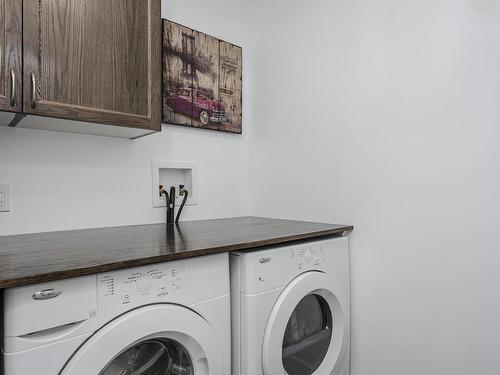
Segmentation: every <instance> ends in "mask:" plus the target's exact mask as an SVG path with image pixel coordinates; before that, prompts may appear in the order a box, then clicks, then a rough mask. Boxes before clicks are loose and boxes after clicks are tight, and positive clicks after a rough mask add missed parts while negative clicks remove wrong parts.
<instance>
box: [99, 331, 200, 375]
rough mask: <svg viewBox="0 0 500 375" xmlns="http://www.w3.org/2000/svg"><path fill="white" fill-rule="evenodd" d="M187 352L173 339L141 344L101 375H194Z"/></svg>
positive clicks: (131, 348) (111, 363) (126, 351)
mask: <svg viewBox="0 0 500 375" xmlns="http://www.w3.org/2000/svg"><path fill="white" fill-rule="evenodd" d="M193 374H194V370H193V364H192V361H191V358H190V356H189V353H188V352H187V350H186V349H185V348H184V347H183V346H182V345H181V344H179V343H178V342H177V341H174V340H171V339H151V340H147V341H143V342H140V343H138V344H136V345H134V346H132V347H130V348H128V349H127V350H125V351H124V352H122V353H121V354H119V355H118V356H117V357H116V358H115V359H113V360H112V361H111V362H110V363H109V364H108V365H107V366H106V367H105V368H104V370H102V371H101V372H100V373H99V375H193Z"/></svg>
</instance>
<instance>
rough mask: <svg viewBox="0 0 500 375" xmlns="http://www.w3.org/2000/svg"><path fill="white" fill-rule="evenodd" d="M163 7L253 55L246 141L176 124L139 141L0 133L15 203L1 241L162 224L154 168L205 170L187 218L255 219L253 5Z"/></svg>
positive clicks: (1, 172)
mask: <svg viewBox="0 0 500 375" xmlns="http://www.w3.org/2000/svg"><path fill="white" fill-rule="evenodd" d="M162 5H163V9H162V13H163V17H165V18H166V17H168V18H169V19H172V20H174V21H177V22H180V23H184V24H186V25H189V26H191V27H193V28H195V29H198V30H200V31H203V32H206V33H208V34H211V35H214V36H216V37H219V38H221V39H224V40H227V41H230V42H233V43H236V44H238V45H241V46H242V47H243V48H244V51H245V55H244V61H243V65H244V72H243V77H244V82H243V84H244V105H243V111H244V125H243V127H244V128H243V131H244V134H243V135H234V134H226V133H219V132H210V131H207V130H205V131H203V130H197V129H191V128H183V127H176V126H170V125H167V126H164V129H163V132H162V133H161V134H156V135H152V136H148V137H145V138H141V139H138V140H135V141H130V140H123V139H113V138H105V137H95V136H86V135H73V134H64V133H55V132H47V131H38V130H28V129H10V128H3V127H0V184H2V183H8V184H11V185H12V196H13V202H12V206H13V209H12V212H11V213H0V235H5V234H17V233H29V232H39V231H53V230H62V229H72V228H87V227H100V226H114V225H128V224H139V223H153V222H161V221H163V220H164V209H163V208H159V209H154V208H153V207H152V197H151V166H150V163H151V161H152V160H173V161H191V162H196V163H198V165H199V202H200V204H199V205H198V206H192V207H186V209H185V213H184V214H183V219H184V220H194V219H205V218H213V217H227V216H241V215H245V214H247V212H248V207H249V203H248V199H249V188H248V184H249V173H248V170H249V141H250V136H249V134H250V128H251V126H250V123H251V117H252V114H251V113H250V111H248V105H249V98H250V96H249V95H246V93H247V92H248V90H249V89H250V87H251V82H250V81H249V80H248V78H249V77H250V74H249V73H248V69H249V66H250V64H249V63H247V59H246V56H247V55H246V53H248V51H249V46H248V40H249V37H250V35H249V32H248V28H247V27H245V25H246V23H245V21H246V19H247V16H246V12H245V11H244V9H245V7H246V5H245V4H243V3H242V4H238V2H237V1H231V0H218V1H211V2H209V3H208V2H201V1H186V0H169V1H168V7H167V6H166V5H167V2H166V1H165V0H164V1H163V2H162ZM216 19H223V20H224V22H215V21H214V20H216Z"/></svg>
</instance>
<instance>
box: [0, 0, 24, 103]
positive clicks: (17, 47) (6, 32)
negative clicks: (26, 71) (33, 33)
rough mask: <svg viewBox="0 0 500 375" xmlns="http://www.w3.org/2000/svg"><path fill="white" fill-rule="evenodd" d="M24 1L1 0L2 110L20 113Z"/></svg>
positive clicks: (0, 78) (0, 56) (0, 93)
mask: <svg viewBox="0 0 500 375" xmlns="http://www.w3.org/2000/svg"><path fill="white" fill-rule="evenodd" d="M22 20H23V18H22V0H0V110H3V111H11V112H20V111H21V110H22V105H23V89H22V79H23V77H22V39H23V38H22V32H23V23H22V22H23V21H22Z"/></svg>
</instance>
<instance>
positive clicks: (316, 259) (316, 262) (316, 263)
mask: <svg viewBox="0 0 500 375" xmlns="http://www.w3.org/2000/svg"><path fill="white" fill-rule="evenodd" d="M320 263H321V261H320V259H319V258H318V257H316V258H314V264H315V265H318V264H320Z"/></svg>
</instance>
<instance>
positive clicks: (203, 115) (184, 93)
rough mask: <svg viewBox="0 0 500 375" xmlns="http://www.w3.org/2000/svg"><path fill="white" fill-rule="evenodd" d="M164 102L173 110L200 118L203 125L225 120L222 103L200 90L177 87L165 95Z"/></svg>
mask: <svg viewBox="0 0 500 375" xmlns="http://www.w3.org/2000/svg"><path fill="white" fill-rule="evenodd" d="M191 94H192V96H191ZM165 104H166V105H167V106H169V107H170V108H171V109H172V111H174V112H177V113H182V114H184V115H186V116H189V117H192V118H195V119H198V120H200V122H201V123H202V124H203V125H207V124H208V123H209V122H214V123H220V122H224V121H226V114H225V109H224V105H223V104H222V103H220V102H219V101H218V100H215V99H210V97H209V96H208V95H207V94H206V93H205V92H204V91H202V90H191V89H186V88H183V89H179V90H177V91H175V92H172V93H170V95H169V96H167V98H166V99H165Z"/></svg>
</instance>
